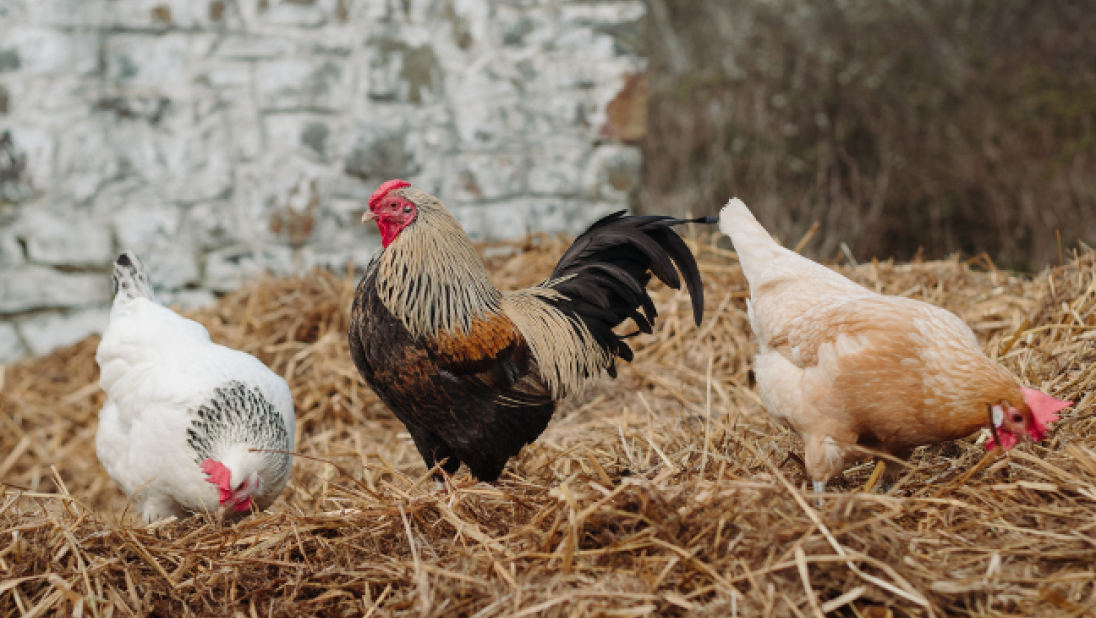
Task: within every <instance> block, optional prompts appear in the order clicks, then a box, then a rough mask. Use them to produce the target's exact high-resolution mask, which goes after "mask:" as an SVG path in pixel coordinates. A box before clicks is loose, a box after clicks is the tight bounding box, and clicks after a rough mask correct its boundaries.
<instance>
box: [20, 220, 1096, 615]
mask: <svg viewBox="0 0 1096 618" xmlns="http://www.w3.org/2000/svg"><path fill="white" fill-rule="evenodd" d="M698 244H703V246H702V247H700V254H699V255H700V260H701V263H702V269H703V272H704V275H705V284H706V289H707V293H708V307H707V318H706V320H705V323H704V324H703V326H701V327H700V328H699V329H698V328H696V327H694V326H693V325H692V324H691V320H690V319H689V317H688V316H689V311H688V306H687V299H686V297H685V296H684V295H683V294H675V293H673V292H671V291H669V290H665V289H661V290H659V291H658V299H657V300H658V305H659V307H660V309H661V310H662V312H663V315H662V317H661V319H660V321H659V324H658V331H657V333H656V334H655V335H654V336H651V337H645V338H643V339H641V340H640V342H639V346H640V348H641V349H640V351H639V353H638V355H637V359H636V362H635V363H633V364H632V365H630V366H629V367H627V368H625V369H623V370H622V372H621V376H620V379H618V380H615V381H613V380H610V379H608V378H605V379H602V380H600V381H599V382H598V384H597V386H596V387H594V388H593V389H592V390H591V391H590V392H588V393H587V394H586V395H585V396H584V397H582V398H580V399H578V400H576V401H572V402H570V403H568V404H566V405H564V406H563V407H562V409H561V410H560V411H559V412H558V413H557V415H556V418H555V420H554V421H553V423H552V424H551V426H550V427H549V428H548V430H547V432H546V433H545V434H544V436H543V437H542V438H541V439H540V440H539V441H538V442H537V443H536V444H535V445H533V446H531V447H528V448H527V449H525V451H524V452H523V453H522V455H521V456H520V457H519V458H518V459H516V460H515V461H513V462H512V463H511V465H510V466H509V467H508V469H507V473H506V474H504V476H503V478H502V480H501V481H500V482H499V483H498V484H497V485H495V486H488V485H482V484H474V483H473V482H471V481H470V480H469V478H468V477H467V476H465V473H464V472H462V473H461V475H459V476H458V478H457V479H456V483H455V487H451V488H449V489H448V490H447V491H445V492H442V493H436V492H434V491H433V487H432V483H430V482H424V481H426V480H427V476H426V470H425V469H424V468H423V466H422V463H421V461H420V459H419V457H418V455H417V454H416V452H415V449H414V448H413V446H412V444H411V441H410V439H409V437H408V435H407V434H406V433H405V432H404V431H403V428H402V426H401V425H400V424H399V423H398V422H397V421H396V420H395V419H394V418H393V417H392V415H391V414H390V413H389V412H388V411H387V410H386V409H385V408H384V407H383V406H382V405H381V404H380V403H379V402H378V401H377V399H376V398H375V397H374V396H373V394H372V393H371V392H370V391H368V390H367V389H366V388H364V387H363V386H362V384H361V382H360V380H359V378H358V376H357V373H356V371H355V370H354V367H353V365H352V364H351V362H350V358H349V355H348V353H347V349H346V343H345V337H344V332H345V329H346V321H347V308H348V304H349V302H350V299H351V296H352V293H353V290H352V287H351V283H350V281H349V280H348V279H345V278H339V277H335V276H332V275H329V274H324V273H319V272H317V273H313V274H312V275H310V276H308V277H305V278H300V279H288V280H279V281H269V282H265V283H261V284H258V285H256V286H254V287H250V288H248V289H245V290H241V291H239V292H236V293H234V294H232V295H230V296H228V297H226V298H225V299H223V300H222V301H221V302H220V303H219V304H218V305H217V306H216V307H214V308H212V309H209V310H206V311H202V312H199V313H197V314H195V316H194V317H196V318H197V319H199V320H200V321H201V322H202V323H204V324H206V325H207V327H209V329H210V331H211V333H212V335H213V337H214V339H215V340H217V341H220V342H223V343H226V344H228V345H231V346H236V347H240V348H242V349H244V350H247V351H249V352H252V353H254V354H256V355H258V356H259V357H261V358H262V359H263V360H264V361H266V362H267V363H269V364H270V365H271V366H272V367H273V368H274V370H275V371H277V372H278V373H281V374H283V375H285V376H286V378H287V379H288V380H289V383H290V385H291V387H292V388H293V392H294V395H295V400H296V404H297V406H298V417H299V422H298V434H297V444H298V450H299V452H300V453H302V454H304V455H308V456H311V457H316V458H320V459H324V460H328V461H331V462H335V463H337V464H338V465H339V466H340V467H341V470H337V469H336V468H335V467H333V466H332V465H327V464H324V463H321V462H318V461H316V460H312V459H304V458H298V460H297V462H296V466H295V469H294V473H293V479H292V481H291V483H290V485H289V487H288V488H287V490H286V491H285V493H284V495H283V497H282V499H280V500H279V501H278V502H277V503H276V504H275V505H274V506H273V507H272V508H271V509H270V511H269V512H266V513H259V514H256V515H252V516H249V517H248V518H246V519H244V520H242V521H240V522H238V523H236V524H234V525H230V524H224V523H219V522H217V521H215V520H214V519H212V518H208V517H205V516H198V517H194V518H192V519H189V520H186V521H177V522H176V521H171V522H167V523H160V524H154V525H152V526H148V527H142V526H140V525H138V524H136V523H134V521H133V520H132V517H131V516H125V515H124V513H125V508H126V502H125V499H124V498H123V496H122V495H121V494H120V493H119V491H118V490H117V489H116V488H115V487H114V485H113V483H112V482H111V481H110V479H109V478H108V477H107V476H106V474H105V472H104V471H103V469H102V468H101V467H100V466H99V464H98V462H97V461H96V459H95V455H94V445H93V444H94V432H95V426H96V423H95V418H96V413H97V410H98V407H99V406H100V404H101V403H102V401H103V394H102V393H101V392H100V391H99V389H98V386H97V383H96V378H97V370H96V366H95V362H94V352H95V347H96V345H97V343H98V342H97V340H96V339H89V340H87V341H85V342H83V343H81V344H78V345H76V346H74V347H72V348H70V349H67V350H63V351H60V352H57V353H55V354H53V355H51V356H49V357H46V358H41V359H36V360H30V361H26V362H23V363H19V364H16V365H12V366H10V367H7V370H6V372H5V373H3V374H0V375H3V376H4V378H3V386H2V391H0V392H2V396H0V424H2V427H0V479H3V481H4V482H5V483H6V484H7V486H6V487H5V488H4V489H3V492H4V493H3V495H2V496H0V616H41V615H48V614H68V613H72V612H75V613H76V614H77V615H80V614H81V613H82V615H85V616H96V617H103V618H109V617H114V616H139V615H159V616H190V615H203V616H204V615H225V616H230V615H236V616H248V617H255V618H258V617H260V616H297V615H324V616H343V615H347V616H362V615H366V616H370V617H372V616H397V615H399V616H476V617H477V618H479V617H484V618H485V617H488V616H504V615H506V616H534V615H535V616H618V617H623V616H646V615H667V616H672V615H681V616H684V615H689V616H735V615H740V616H796V617H798V616H812V617H817V616H820V615H822V614H823V613H829V612H834V613H835V615H842V616H850V617H852V616H857V617H866V616H876V617H881V616H891V615H896V616H901V615H919V616H926V615H936V616H975V615H977V616H1006V615H1007V616H1016V615H1024V616H1051V615H1053V616H1071V615H1072V616H1081V615H1092V611H1093V610H1092V607H1093V606H1096V586H1094V583H1093V580H1094V578H1096V572H1094V569H1096V567H1094V562H1096V560H1094V557H1096V437H1094V435H1093V434H1094V425H1096V421H1094V420H1093V419H1094V417H1093V415H1092V409H1093V407H1092V400H1093V397H1092V389H1091V387H1090V382H1091V381H1092V379H1093V377H1094V376H1096V369H1093V367H1096V364H1094V362H1093V361H1094V360H1096V358H1094V357H1096V349H1094V345H1093V340H1094V339H1096V272H1094V268H1093V266H1094V264H1096V254H1093V253H1085V254H1083V255H1080V256H1079V257H1077V259H1076V260H1075V261H1074V262H1073V263H1071V264H1070V265H1069V266H1067V267H1065V268H1061V269H1057V270H1054V271H1052V272H1049V273H1047V274H1044V275H1043V276H1041V277H1039V278H1037V279H1036V280H1034V281H1032V280H1030V279H1026V278H1021V277H1017V276H1013V275H1011V274H1008V273H1004V272H997V271H995V270H993V269H992V266H991V265H988V264H981V265H978V264H974V265H972V264H971V263H967V262H962V261H959V260H957V259H955V260H949V261H941V262H931V263H921V264H908V265H894V264H890V263H878V264H877V263H873V264H868V265H863V266H860V267H857V268H853V269H843V272H846V273H849V274H851V275H852V276H853V277H854V278H856V279H857V280H858V281H860V282H861V283H863V284H865V285H868V286H870V287H874V288H876V289H879V290H882V291H884V292H887V293H892V294H907V295H910V296H913V297H916V298H922V299H927V300H930V301H932V302H935V303H939V304H941V305H943V306H945V307H947V308H949V309H951V310H953V311H956V312H957V313H959V314H960V315H961V316H962V317H963V318H965V319H966V320H967V321H968V322H969V323H971V324H972V325H973V326H974V328H975V330H976V332H977V333H978V334H979V336H981V337H984V339H985V341H986V346H987V349H988V350H989V351H990V353H991V354H994V355H997V356H999V357H1000V358H1001V360H1002V361H1003V362H1004V363H1005V364H1006V365H1008V367H1009V368H1010V369H1012V370H1013V371H1015V372H1016V373H1017V374H1018V375H1020V376H1021V377H1022V378H1023V380H1024V381H1025V382H1027V383H1029V384H1033V385H1035V386H1040V387H1043V388H1046V389H1047V390H1048V391H1049V392H1051V393H1052V394H1054V395H1055V396H1058V397H1063V398H1069V399H1072V400H1074V401H1079V402H1080V405H1078V406H1077V407H1076V408H1075V409H1073V410H1070V411H1067V412H1066V413H1065V415H1064V418H1063V420H1062V421H1061V422H1060V423H1058V424H1057V425H1055V428H1054V430H1053V431H1052V432H1051V436H1050V438H1049V439H1048V440H1047V441H1046V442H1044V443H1042V444H1039V445H1037V446H1033V447H1022V448H1020V449H1017V450H1014V451H1012V452H1011V453H1009V454H1008V455H1006V456H987V455H986V453H985V450H984V449H983V447H982V446H981V445H980V442H979V440H977V439H975V438H977V437H975V438H972V439H970V440H965V441H960V442H956V443H952V444H946V445H940V446H937V447H933V448H929V449H925V450H921V451H919V452H918V453H917V454H916V455H915V457H914V459H913V461H912V462H911V465H912V467H911V469H910V470H909V471H908V473H907V474H905V476H904V477H903V478H902V480H901V481H900V483H899V484H898V485H896V487H895V488H894V489H893V490H892V492H891V494H890V495H881V494H877V493H864V492H863V491H862V490H863V488H864V485H865V484H866V482H867V481H868V477H869V475H870V473H871V467H870V466H869V465H864V466H861V467H857V468H854V469H852V470H849V471H847V472H846V475H845V476H846V478H845V479H844V480H843V481H839V482H837V483H835V488H836V489H838V490H840V492H841V493H833V494H830V495H827V496H826V497H825V499H824V500H823V501H822V503H821V505H820V506H818V505H816V502H815V500H814V496H813V495H812V494H811V493H810V492H809V491H806V490H805V486H806V485H807V478H806V477H805V476H804V474H803V472H802V471H801V470H800V469H799V467H798V466H797V464H795V462H794V460H789V459H788V457H787V454H788V453H789V452H792V451H798V450H800V449H801V446H800V445H799V444H798V442H797V440H796V439H794V438H793V437H792V436H791V435H790V434H789V433H788V432H787V431H786V430H783V429H780V428H777V427H775V426H774V425H772V424H770V423H769V421H768V419H767V417H766V414H765V413H764V411H763V409H762V408H761V406H760V404H759V403H758V400H757V397H756V395H755V393H754V392H753V391H752V390H751V388H750V377H749V373H748V370H749V367H750V355H751V353H752V349H753V348H752V343H751V342H750V336H749V327H748V324H747V321H746V316H745V311H744V309H745V307H744V304H745V301H744V299H745V297H746V295H747V288H746V285H745V282H744V280H743V278H742V276H741V272H740V270H739V268H738V266H737V264H736V262H735V261H734V259H733V254H731V253H730V252H728V251H724V250H720V249H717V248H715V247H714V246H710V245H708V244H704V243H698ZM563 249H564V244H563V242H562V241H561V240H558V239H549V238H539V239H536V242H530V243H526V244H513V245H506V246H503V247H501V253H500V249H499V248H495V249H493V250H492V253H494V254H495V255H496V257H493V258H491V259H489V262H490V267H491V270H492V272H493V273H495V274H496V275H497V280H498V282H499V283H500V285H502V286H504V287H510V286H518V285H527V284H529V283H533V282H535V281H536V278H537V277H538V276H541V275H543V274H544V273H547V272H548V271H549V269H550V268H551V265H552V264H553V262H554V260H555V258H556V257H557V256H558V255H559V254H560V253H561V252H562V250H563ZM507 252H509V255H502V254H504V253H507ZM1021 328H1024V329H1025V330H1024V332H1023V334H1021V335H1019V336H1018V337H1017V336H1016V333H1017V331H1018V330H1020V329H1021ZM709 376H710V378H709ZM884 395H885V394H884Z"/></svg>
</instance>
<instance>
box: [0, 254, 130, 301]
mask: <svg viewBox="0 0 1096 618" xmlns="http://www.w3.org/2000/svg"><path fill="white" fill-rule="evenodd" d="M108 302H110V277H108V276H107V275H100V274H89V273H62V272H59V271H56V270H53V269H52V268H48V267H46V266H31V265H27V266H17V267H14V268H4V269H2V270H0V313H19V312H21V311H28V310H30V309H40V308H60V307H85V306H90V305H105V304H107V303H108Z"/></svg>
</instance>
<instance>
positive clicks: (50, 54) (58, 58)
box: [0, 27, 99, 75]
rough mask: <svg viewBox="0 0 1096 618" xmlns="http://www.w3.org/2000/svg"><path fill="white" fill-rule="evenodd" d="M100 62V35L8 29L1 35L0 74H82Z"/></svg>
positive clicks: (51, 30)
mask: <svg viewBox="0 0 1096 618" xmlns="http://www.w3.org/2000/svg"><path fill="white" fill-rule="evenodd" d="M98 62H99V35H98V34H87V33H69V32H60V31H57V30H53V29H51V28H37V27H20V28H10V29H8V30H7V32H5V33H4V34H3V36H2V37H0V73H5V72H19V73H23V74H28V75H47V74H60V73H65V74H68V75H85V74H88V73H92V72H94V71H95V70H96V69H97V68H98Z"/></svg>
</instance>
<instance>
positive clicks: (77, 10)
mask: <svg viewBox="0 0 1096 618" xmlns="http://www.w3.org/2000/svg"><path fill="white" fill-rule="evenodd" d="M644 12H645V9H644V4H643V2H642V1H641V0H625V1H600V2H591V1H587V2H573V1H566V0H0V362H4V361H7V360H11V359H13V358H17V357H19V356H21V355H24V354H26V353H28V352H29V353H32V354H41V353H45V352H48V351H49V350H51V349H53V348H54V347H57V346H60V345H67V344H70V343H73V342H75V341H78V340H79V339H81V338H82V337H84V336H86V335H87V334H88V333H90V332H95V331H100V330H101V329H102V328H104V327H105V325H106V322H107V307H108V303H109V300H110V283H109V270H110V263H111V260H112V258H113V257H114V256H115V255H116V253H117V252H118V251H119V250H120V249H121V248H127V247H128V248H131V249H133V250H135V251H137V253H138V254H139V255H140V256H141V257H142V259H143V260H144V261H145V262H146V263H147V264H148V265H149V267H150V270H151V276H152V279H153V284H154V285H155V287H156V288H157V290H158V292H159V293H160V294H161V297H162V298H163V299H164V300H165V302H167V303H169V304H178V305H181V306H183V307H189V306H196V305H201V304H203V303H208V302H211V301H212V300H213V299H214V298H215V295H216V294H219V293H223V292H226V291H228V290H231V289H233V288H234V287H236V286H237V285H239V284H240V282H241V281H243V280H245V279H247V278H249V277H253V276H256V275H258V274H260V273H263V272H267V271H269V272H273V273H275V274H284V273H290V272H297V271H300V270H302V269H306V268H309V267H311V266H314V265H322V266H327V267H330V268H333V269H337V270H340V271H344V272H345V269H346V267H347V264H348V263H350V262H352V263H354V264H357V265H362V264H364V263H365V262H366V261H367V260H368V258H369V256H370V255H371V254H372V253H373V251H374V250H375V249H376V247H377V246H378V241H379V239H378V237H377V235H376V232H375V230H374V229H369V228H367V227H365V226H362V225H361V224H360V223H358V220H359V218H360V215H361V213H362V211H363V209H364V202H365V200H366V198H367V197H368V196H369V195H370V194H371V193H372V191H373V190H374V189H376V187H377V186H378V185H379V184H380V183H381V182H382V181H384V180H386V179H389V178H395V177H399V178H404V179H406V180H408V181H410V182H412V183H413V184H415V185H416V186H417V187H419V188H421V189H423V190H426V191H428V192H431V193H434V194H435V195H437V196H439V197H440V198H441V199H442V200H443V201H444V202H445V203H446V204H447V206H448V207H449V208H450V210H451V211H452V212H453V213H454V214H455V215H456V217H457V218H458V219H459V220H460V221H461V223H462V224H463V225H464V226H465V229H467V230H468V232H469V233H470V234H471V235H472V236H473V237H474V238H477V239H499V238H508V237H515V236H520V235H522V234H524V233H526V232H527V231H549V232H556V231H564V232H572V233H573V232H576V231H579V230H580V229H581V228H582V227H583V226H584V225H586V224H588V223H589V222H590V221H591V220H592V219H593V218H595V217H597V216H599V215H601V214H603V213H606V212H608V211H612V210H614V209H619V208H622V207H626V206H627V205H628V203H629V199H630V195H631V193H632V192H633V189H634V187H635V186H636V183H637V179H638V174H639V167H640V163H641V161H640V154H639V150H638V149H636V148H635V147H633V146H630V145H627V142H628V141H629V139H630V138H634V137H636V136H637V126H638V127H639V129H638V130H639V132H640V133H641V132H642V128H643V120H644V114H645V111H644V110H645V108H644V106H643V102H642V97H643V96H645V94H644V92H645V83H646V82H645V80H644V79H643V78H642V77H640V75H641V74H642V73H643V71H644V69H645V60H644V58H643V51H642V42H643V39H644V36H643V34H644V30H643V19H644Z"/></svg>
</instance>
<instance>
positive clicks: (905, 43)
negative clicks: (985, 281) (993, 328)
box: [641, 0, 1096, 269]
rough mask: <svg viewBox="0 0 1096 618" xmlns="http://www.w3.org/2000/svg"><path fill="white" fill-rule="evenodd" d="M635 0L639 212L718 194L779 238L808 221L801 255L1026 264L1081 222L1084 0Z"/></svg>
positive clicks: (1086, 209) (1087, 88)
mask: <svg viewBox="0 0 1096 618" xmlns="http://www.w3.org/2000/svg"><path fill="white" fill-rule="evenodd" d="M650 2H651V3H652V11H651V15H652V24H651V34H652V36H651V38H652V43H653V45H652V69H651V102H650V133H649V135H648V138H647V142H646V145H645V148H646V155H647V159H646V160H647V173H646V178H645V186H644V189H643V192H642V194H641V199H642V204H643V208H645V209H646V210H648V211H671V212H678V213H680V212H684V211H686V210H692V211H694V212H696V213H697V214H708V213H711V212H714V211H715V210H716V209H718V208H719V206H720V205H721V204H722V203H724V202H725V201H726V200H727V199H728V198H729V197H731V196H735V195H737V196H738V197H741V198H743V199H744V200H745V201H746V203H747V204H749V205H750V206H751V207H752V208H754V209H755V212H758V215H759V218H760V219H761V221H762V223H763V224H764V225H765V226H766V227H768V228H770V229H772V230H775V231H776V233H777V234H778V235H780V236H781V237H782V238H783V240H784V241H785V242H794V241H795V240H798V238H799V237H800V236H801V235H802V234H803V233H804V232H805V231H806V230H807V229H808V228H809V227H810V226H811V224H812V223H813V222H814V221H819V222H821V224H822V227H821V231H820V235H819V236H818V237H817V239H816V242H815V243H814V245H813V247H812V248H810V249H813V253H814V254H815V255H817V256H821V257H830V256H832V255H834V254H835V252H836V251H837V250H838V247H839V244H840V242H841V241H846V242H847V243H848V244H849V246H850V247H851V248H852V249H853V252H854V253H855V254H856V255H858V256H860V257H862V258H866V257H870V256H879V257H890V256H896V257H901V258H909V257H911V256H913V255H915V254H916V253H917V251H918V250H919V248H922V247H923V248H924V251H925V252H926V256H927V257H928V256H931V257H938V256H943V255H945V254H948V253H951V252H954V251H956V250H962V251H965V252H967V253H971V254H978V253H981V252H983V251H986V252H988V253H989V254H990V256H991V257H993V259H994V260H996V261H997V262H998V263H999V264H1003V265H1006V266H1009V267H1012V268H1027V269H1035V268H1039V267H1041V266H1043V265H1046V264H1048V263H1051V262H1057V260H1058V247H1057V239H1056V231H1060V232H1061V235H1062V242H1063V244H1064V245H1066V246H1069V245H1072V244H1074V243H1075V242H1076V241H1078V240H1086V239H1087V240H1088V241H1089V242H1091V241H1092V239H1093V238H1094V236H1096V216H1094V215H1096V148H1094V138H1096V11H1092V10H1091V5H1087V3H1085V2H1041V1H1039V0H1005V1H977V0H969V1H954V0H912V1H902V2H879V1H876V0H840V1H839V0H767V1H766V0H747V1H743V2H733V3H732V2H724V1H721V0H650ZM660 2H664V7H665V8H666V9H668V10H665V11H662V12H661V13H660V12H659V10H657V9H658V7H656V6H654V5H655V4H657V3H660ZM1086 7H1087V10H1086ZM660 18H665V19H660ZM674 39H676V40H674ZM682 54H683V55H684V58H682ZM810 249H809V251H810Z"/></svg>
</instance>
